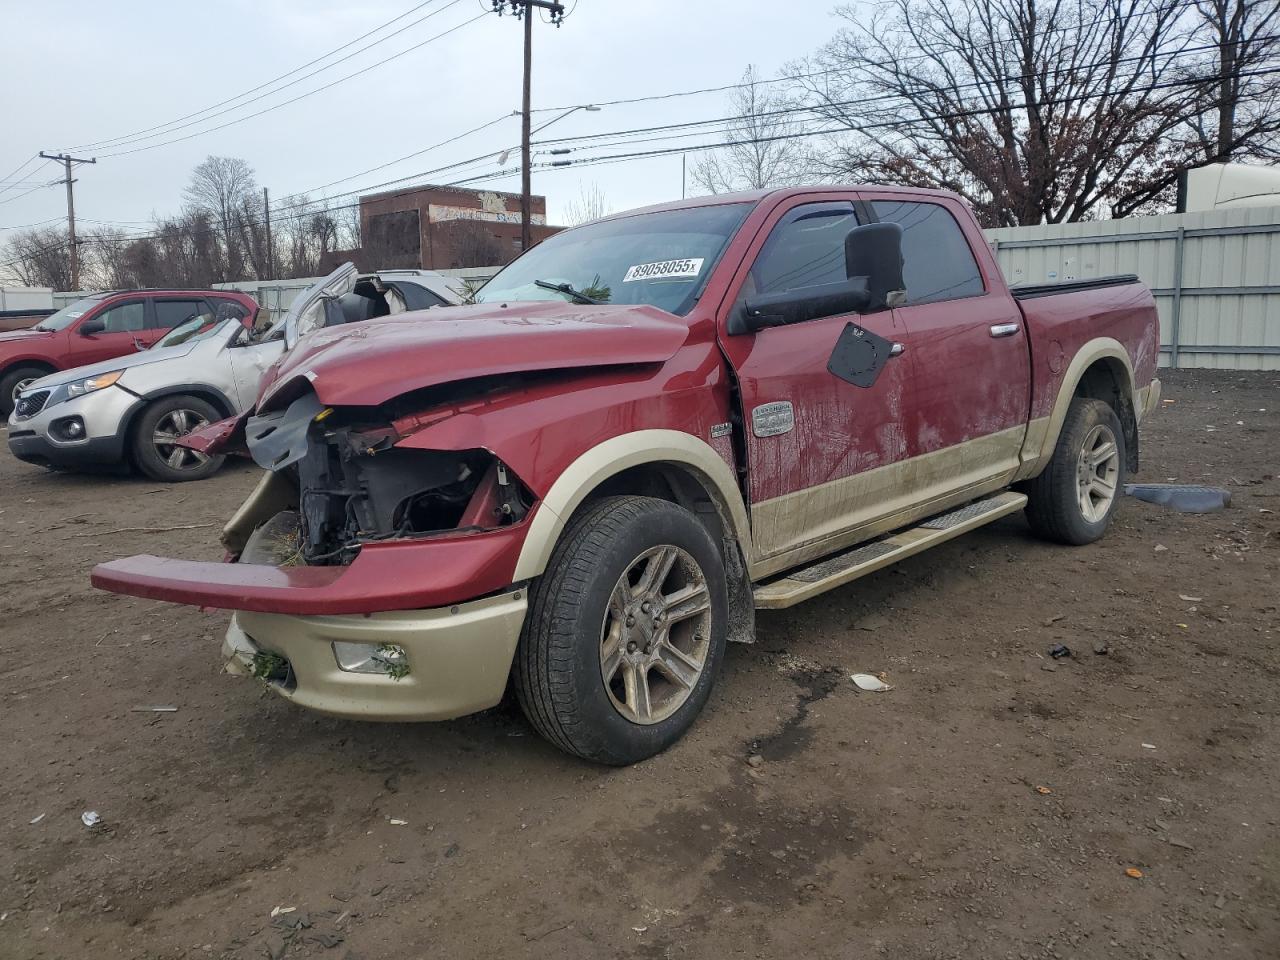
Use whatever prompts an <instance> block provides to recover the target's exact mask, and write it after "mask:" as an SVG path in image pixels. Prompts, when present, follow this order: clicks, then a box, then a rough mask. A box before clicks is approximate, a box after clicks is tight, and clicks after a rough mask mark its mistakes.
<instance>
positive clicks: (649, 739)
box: [514, 497, 728, 766]
mask: <svg viewBox="0 0 1280 960" xmlns="http://www.w3.org/2000/svg"><path fill="white" fill-rule="evenodd" d="M727 620H728V600H727V591H726V586H725V573H724V566H723V563H722V561H721V558H720V552H719V550H718V549H717V548H716V544H715V541H714V540H713V539H712V537H711V535H710V534H709V533H708V532H707V529H706V528H705V527H704V526H703V525H702V524H701V523H699V522H698V520H697V518H696V517H694V515H693V514H692V513H690V512H689V511H687V510H685V509H683V508H681V507H679V506H677V505H676V504H673V503H669V502H667V501H665V500H657V499H651V498H648V497H608V498H604V499H601V500H600V501H598V502H596V503H593V504H590V505H588V506H587V507H585V508H584V509H583V510H582V511H581V512H580V513H579V514H578V515H576V516H575V517H574V518H573V519H572V520H571V521H570V523H569V526H568V527H567V528H566V530H565V532H564V535H563V536H562V537H561V540H560V543H559V544H558V545H557V546H556V549H555V552H554V553H553V555H552V557H551V562H550V563H549V564H548V566H547V570H546V572H545V573H544V574H543V576H542V577H541V578H540V579H539V580H538V581H537V582H536V583H535V584H534V585H533V587H532V589H531V590H530V604H529V613H528V618H527V619H526V621H525V626H524V631H523V633H522V635H521V638H520V645H519V647H518V649H517V650H516V658H515V666H514V681H515V690H516V696H517V698H518V699H519V701H520V706H521V709H522V710H523V711H524V714H525V716H526V717H528V718H529V722H530V723H531V724H533V726H534V728H535V729H536V730H537V731H538V732H539V733H540V734H542V736H543V737H545V738H546V739H547V740H549V741H551V742H552V743H553V744H555V745H556V746H558V747H560V748H561V749H562V750H565V751H567V752H569V753H572V754H575V755H577V756H579V757H582V758H584V759H587V760H592V761H595V762H597V763H608V764H614V765H619V766H621V765H624V764H629V763H635V762H637V761H639V760H643V759H645V758H646V757H651V756H653V755H654V754H656V753H659V752H660V751H662V750H665V749H666V748H667V747H669V746H670V745H671V744H673V743H674V742H675V741H676V740H678V739H680V737H681V736H683V735H684V733H685V731H686V730H688V729H689V727H690V726H692V724H693V721H694V720H695V719H696V718H697V716H698V713H699V712H700V711H701V710H702V707H703V705H704V704H705V703H706V701H707V697H708V696H709V695H710V693H711V686H712V684H713V683H714V682H715V676H716V673H717V671H718V670H719V668H720V663H721V661H722V660H723V658H724V648H725V638H726V625H727Z"/></svg>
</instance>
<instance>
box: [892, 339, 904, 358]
mask: <svg viewBox="0 0 1280 960" xmlns="http://www.w3.org/2000/svg"><path fill="white" fill-rule="evenodd" d="M906 352H907V345H906V344H905V343H902V342H900V341H897V340H895V341H894V342H893V346H892V347H890V348H889V356H891V357H900V356H902V355H903V354H904V353H906Z"/></svg>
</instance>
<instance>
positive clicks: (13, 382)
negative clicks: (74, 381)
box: [0, 367, 49, 418]
mask: <svg viewBox="0 0 1280 960" xmlns="http://www.w3.org/2000/svg"><path fill="white" fill-rule="evenodd" d="M48 375H49V371H48V370H46V369H44V368H43V367H15V368H14V369H12V370H9V371H8V372H7V373H5V375H4V376H3V377H0V416H3V417H6V418H7V417H8V416H9V414H11V413H13V400H14V394H15V393H17V392H18V386H19V385H20V384H23V383H27V382H29V381H31V380H39V379H40V378H41V377H47V376H48Z"/></svg>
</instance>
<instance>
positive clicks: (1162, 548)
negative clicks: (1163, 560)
mask: <svg viewBox="0 0 1280 960" xmlns="http://www.w3.org/2000/svg"><path fill="white" fill-rule="evenodd" d="M1168 549H1169V548H1168V547H1166V546H1165V545H1164V544H1163V543H1157V544H1156V553H1164V552H1165V551H1166V550H1168Z"/></svg>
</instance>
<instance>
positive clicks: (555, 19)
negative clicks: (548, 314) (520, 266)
mask: <svg viewBox="0 0 1280 960" xmlns="http://www.w3.org/2000/svg"><path fill="white" fill-rule="evenodd" d="M507 6H510V7H511V12H512V13H514V14H515V15H516V17H517V18H521V17H522V18H524V105H523V108H522V111H521V118H520V252H521V253H523V252H524V251H525V250H528V249H529V248H530V247H531V246H533V229H532V221H533V210H532V207H533V184H532V177H531V173H532V171H531V169H530V158H529V118H530V115H531V113H532V110H531V109H530V101H531V100H532V78H533V8H534V7H541V8H542V9H543V10H548V11H550V13H551V22H552V23H554V24H555V25H556V26H557V27H558V26H560V24H561V22H562V21H563V20H564V4H562V3H558V2H556V0H493V9H494V10H495V11H496V12H497V13H499V14H500V13H502V12H503V10H504V9H505V8H506V7H507Z"/></svg>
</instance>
